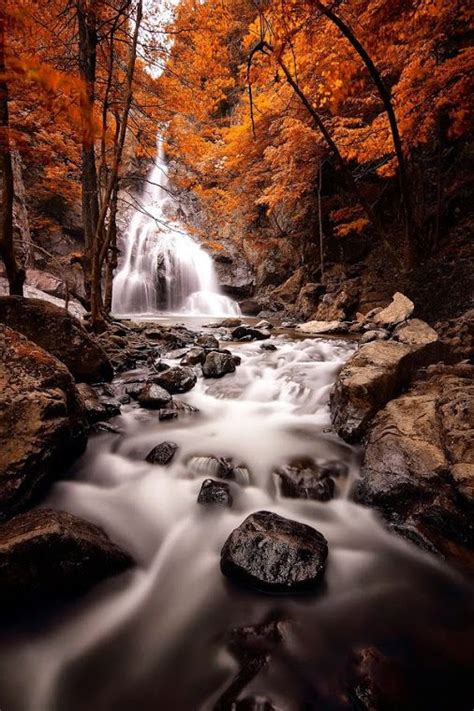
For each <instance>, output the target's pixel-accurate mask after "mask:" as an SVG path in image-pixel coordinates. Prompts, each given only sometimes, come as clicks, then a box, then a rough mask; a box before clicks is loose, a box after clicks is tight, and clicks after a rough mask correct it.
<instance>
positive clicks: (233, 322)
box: [216, 316, 242, 328]
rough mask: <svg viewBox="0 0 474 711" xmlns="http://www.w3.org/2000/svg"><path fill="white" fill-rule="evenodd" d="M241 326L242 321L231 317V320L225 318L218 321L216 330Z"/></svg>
mask: <svg viewBox="0 0 474 711" xmlns="http://www.w3.org/2000/svg"><path fill="white" fill-rule="evenodd" d="M241 324H242V319H241V318H236V317H234V316H232V317H231V318H225V319H223V320H222V321H220V322H219V323H218V324H216V327H217V328H236V326H240V325H241Z"/></svg>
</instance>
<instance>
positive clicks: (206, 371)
mask: <svg viewBox="0 0 474 711" xmlns="http://www.w3.org/2000/svg"><path fill="white" fill-rule="evenodd" d="M235 366H236V364H235V361H234V358H233V356H232V355H231V354H230V353H221V352H219V351H211V352H210V353H208V354H207V356H206V360H205V362H204V363H203V366H202V374H203V375H204V377H205V378H222V377H223V376H224V375H226V374H227V373H235Z"/></svg>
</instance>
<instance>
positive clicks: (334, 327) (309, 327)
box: [296, 321, 347, 336]
mask: <svg viewBox="0 0 474 711" xmlns="http://www.w3.org/2000/svg"><path fill="white" fill-rule="evenodd" d="M296 330H297V331H299V332H300V333H307V334H308V335H310V336H313V335H319V334H321V333H345V332H346V331H347V327H346V326H345V325H344V324H343V323H341V321H308V322H307V323H300V324H299V325H298V326H297V327H296Z"/></svg>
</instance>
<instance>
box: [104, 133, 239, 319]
mask: <svg viewBox="0 0 474 711" xmlns="http://www.w3.org/2000/svg"><path fill="white" fill-rule="evenodd" d="M170 200H171V198H170V192H169V183H168V177H167V170H166V162H165V159H164V154H163V146H162V143H161V141H159V142H158V150H157V158H156V160H155V163H154V166H153V169H152V170H151V172H150V174H149V175H148V178H147V181H146V183H145V188H144V191H143V194H142V196H141V198H140V208H139V209H137V210H136V212H135V214H134V215H133V217H132V219H131V222H130V226H129V228H128V230H127V232H126V234H125V236H124V239H123V242H124V243H123V253H124V255H123V261H122V264H121V266H120V269H119V271H118V272H117V274H116V276H115V278H114V283H113V299H112V311H113V313H114V314H115V315H116V316H123V315H131V314H135V315H136V314H141V315H143V314H156V313H157V312H169V313H182V314H186V315H211V316H226V315H230V316H234V315H238V314H240V309H239V306H238V304H237V303H236V302H235V301H233V300H232V299H230V298H228V297H227V296H224V295H223V294H221V293H220V290H219V284H218V281H217V277H216V272H215V268H214V262H213V260H212V258H211V257H210V256H209V254H207V252H206V251H205V250H204V249H202V247H201V245H200V244H199V243H198V242H196V241H195V240H193V239H192V237H190V236H189V235H188V234H186V232H184V231H183V230H182V229H181V228H180V227H179V226H178V225H177V224H176V223H174V222H173V221H172V220H170V219H169V217H167V213H168V212H169V207H170V205H169V203H170Z"/></svg>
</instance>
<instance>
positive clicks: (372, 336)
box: [360, 328, 390, 344]
mask: <svg viewBox="0 0 474 711" xmlns="http://www.w3.org/2000/svg"><path fill="white" fill-rule="evenodd" d="M389 335H390V334H389V332H388V331H385V329H380V328H379V329H371V330H370V331H366V332H365V333H364V335H363V336H362V338H361V339H360V342H361V344H364V343H371V342H372V341H386V340H387V338H388V337H389Z"/></svg>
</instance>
